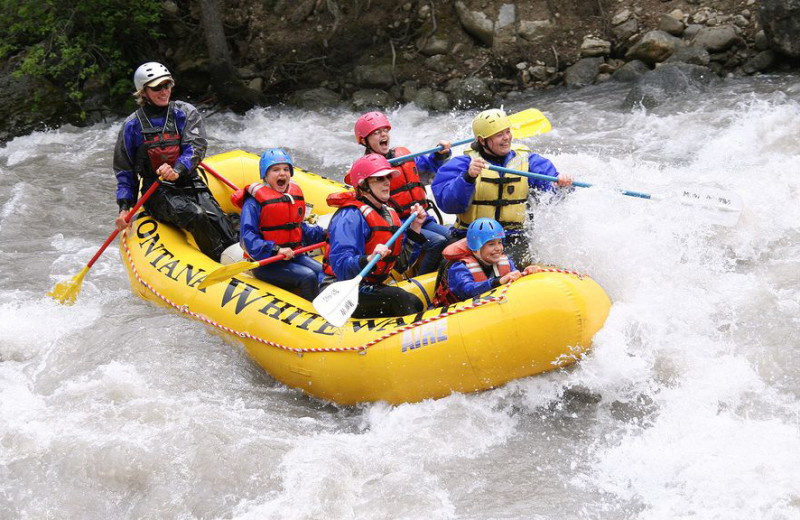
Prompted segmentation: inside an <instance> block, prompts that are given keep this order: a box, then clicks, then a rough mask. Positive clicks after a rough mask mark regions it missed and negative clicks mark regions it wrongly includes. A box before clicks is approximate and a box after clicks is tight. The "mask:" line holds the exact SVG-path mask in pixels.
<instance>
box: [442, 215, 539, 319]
mask: <svg viewBox="0 0 800 520" xmlns="http://www.w3.org/2000/svg"><path fill="white" fill-rule="evenodd" d="M505 236H506V232H505V230H503V226H501V225H500V223H498V222H497V221H496V220H494V219H491V218H486V217H482V218H479V219H476V220H474V221H473V222H472V224H470V225H469V227H468V228H467V236H466V238H462V239H461V240H459V241H457V242H454V243H453V244H450V245H449V246H447V247H446V248H445V250H444V251H443V252H442V256H443V257H444V259H445V263H444V265H442V268H441V269H440V270H439V276H438V278H437V279H436V304H437V305H450V304H452V303H456V302H459V301H463V300H466V299H469V298H474V297H475V296H478V295H480V294H483V293H485V292H487V291H489V290H491V289H494V288H495V287H499V286H501V285H503V284H506V283H508V282H513V281H514V280H516V279H518V278H519V277H520V276H522V273H520V272H519V271H517V268H516V266H515V265H514V261H513V260H511V258H509V257H508V256H506V255H505V254H504V252H503V239H504V238H505ZM535 269H536V268H535V267H534V266H531V267H527V268H526V269H525V271H524V273H525V274H529V273H530V272H532V271H533V270H535Z"/></svg>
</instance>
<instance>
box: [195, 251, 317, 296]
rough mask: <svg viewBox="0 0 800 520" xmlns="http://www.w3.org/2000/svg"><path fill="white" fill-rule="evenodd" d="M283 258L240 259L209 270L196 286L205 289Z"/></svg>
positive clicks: (297, 252)
mask: <svg viewBox="0 0 800 520" xmlns="http://www.w3.org/2000/svg"><path fill="white" fill-rule="evenodd" d="M324 245H325V242H317V243H316V244H311V245H310V246H303V247H298V248H297V249H294V250H293V252H294V254H296V255H299V254H300V253H305V252H307V251H312V250H314V249H319V248H321V247H322V246H324ZM284 258H286V255H275V256H270V257H269V258H265V259H263V260H259V261H250V260H242V261H241V262H236V263H235V264H230V265H224V266H222V267H220V268H219V269H215V270H213V271H211V273H209V274H208V276H206V278H205V279H204V280H203V281H202V282H200V284H199V285H198V286H197V288H198V289H205V288H206V287H208V286H210V285H214V284H216V283H219V282H222V281H224V280H227V279H228V278H233V277H234V276H236V275H237V274H239V273H243V272H245V271H249V270H250V269H255V268H256V267H261V266H262V265H267V264H271V263H272V262H277V261H278V260H283V259H284Z"/></svg>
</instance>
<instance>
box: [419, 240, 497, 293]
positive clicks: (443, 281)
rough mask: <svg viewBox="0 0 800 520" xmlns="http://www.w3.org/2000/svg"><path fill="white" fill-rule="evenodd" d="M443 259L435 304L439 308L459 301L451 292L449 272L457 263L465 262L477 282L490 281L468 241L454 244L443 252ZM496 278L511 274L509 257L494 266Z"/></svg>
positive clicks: (437, 280)
mask: <svg viewBox="0 0 800 520" xmlns="http://www.w3.org/2000/svg"><path fill="white" fill-rule="evenodd" d="M442 257H444V259H445V262H444V264H443V265H442V267H441V268H440V269H439V274H438V276H437V278H436V294H435V296H434V304H435V305H437V306H441V305H450V304H453V303H456V302H458V301H459V299H458V297H457V296H456V295H455V293H453V291H451V290H450V279H449V276H448V272H449V271H450V267H451V266H452V265H453V264H454V263H456V262H464V265H466V266H467V269H469V272H470V274H471V275H472V278H473V279H474V280H475V281H476V282H485V281H486V280H488V278H487V277H486V273H485V272H484V271H483V264H481V263H480V262H479V261H478V259H477V258H475V253H473V252H472V251H470V250H469V248H468V247H467V239H466V238H462V239H461V240H458V241H456V242H453V243H452V244H450V245H449V246H447V247H446V248H444V251H442ZM492 269H493V270H494V274H495V276H496V277H498V278H500V277H503V276H505V275H507V274H508V273H510V272H511V264H509V263H508V256H506V255H503V256H501V257H500V261H499V262H497V263H496V264H494V265H493V266H492Z"/></svg>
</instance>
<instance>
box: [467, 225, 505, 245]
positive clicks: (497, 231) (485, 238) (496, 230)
mask: <svg viewBox="0 0 800 520" xmlns="http://www.w3.org/2000/svg"><path fill="white" fill-rule="evenodd" d="M505 237H506V232H505V230H504V229H503V226H501V225H500V223H499V222H498V221H496V220H495V219H493V218H486V217H482V218H479V219H475V221H473V222H472V224H470V225H469V227H468V228H467V247H468V248H469V250H470V251H480V250H481V248H482V247H483V245H484V244H485V243H486V242H489V241H490V240H494V239H496V238H499V239H503V238H505Z"/></svg>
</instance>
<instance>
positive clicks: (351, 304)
mask: <svg viewBox="0 0 800 520" xmlns="http://www.w3.org/2000/svg"><path fill="white" fill-rule="evenodd" d="M359 283H361V276H356V277H355V278H351V279H350V280H344V281H342V282H336V283H333V284H331V285H329V286H328V287H327V288H325V290H324V291H322V292H321V293H319V296H317V297H316V298H314V301H313V302H311V303H312V304H313V305H314V309H316V310H317V312H318V313H319V315H320V316H322V317H323V318H325V321H327V322H328V323H330V324H331V325H333V326H334V327H341V326H342V325H344V324H345V322H346V321H347V320H348V319H349V318H350V316H352V315H353V311H355V310H356V307H357V306H358V284H359Z"/></svg>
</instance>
